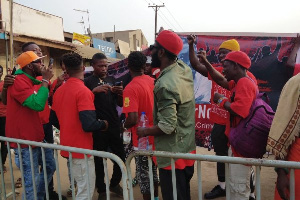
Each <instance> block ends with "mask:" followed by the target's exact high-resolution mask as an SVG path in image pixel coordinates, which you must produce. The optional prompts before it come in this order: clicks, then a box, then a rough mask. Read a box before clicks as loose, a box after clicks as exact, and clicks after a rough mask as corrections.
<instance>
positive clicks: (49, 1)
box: [14, 0, 300, 44]
mask: <svg viewBox="0 0 300 200" xmlns="http://www.w3.org/2000/svg"><path fill="white" fill-rule="evenodd" d="M14 1H15V2H16V3H19V4H22V5H25V6H28V7H31V8H34V9H37V10H40V11H43V12H47V13H50V14H53V15H56V16H60V17H62V18H63V24H64V30H65V31H67V32H77V33H81V34H82V33H84V28H83V25H82V23H78V22H80V21H82V18H83V20H84V24H85V27H86V28H87V27H88V26H89V23H88V18H87V16H88V15H87V13H84V12H78V11H74V10H73V9H80V10H88V11H89V19H90V20H89V21H90V27H91V32H92V33H100V32H112V31H113V30H114V25H115V27H116V31H123V30H134V29H141V30H142V31H143V33H144V35H145V37H146V39H147V40H148V43H149V44H152V43H153V42H154V19H155V12H154V10H153V8H148V5H149V4H150V5H162V4H163V3H164V5H165V7H162V8H160V9H159V11H158V26H157V29H158V30H159V28H160V27H161V26H162V27H164V28H165V29H172V30H174V31H175V32H267V33H300V1H299V0H285V1H283V0H251V1H250V0H185V1H179V0H106V1H104V0H14Z"/></svg>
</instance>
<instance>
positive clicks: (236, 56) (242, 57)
mask: <svg viewBox="0 0 300 200" xmlns="http://www.w3.org/2000/svg"><path fill="white" fill-rule="evenodd" d="M225 60H230V61H232V62H236V63H238V64H239V65H241V66H242V67H244V68H246V69H249V68H250V66H251V60H250V58H249V56H248V55H247V54H246V53H244V52H242V51H232V52H229V53H228V54H227V55H226V57H225Z"/></svg>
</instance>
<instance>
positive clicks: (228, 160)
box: [126, 151, 300, 200]
mask: <svg viewBox="0 0 300 200" xmlns="http://www.w3.org/2000/svg"><path fill="white" fill-rule="evenodd" d="M135 156H148V166H149V175H150V190H151V199H152V200H154V187H153V173H152V160H151V158H152V157H153V156H156V157H164V158H170V159H171V170H172V187H173V197H174V200H177V190H176V176H175V159H179V158H181V159H189V160H195V161H196V162H197V166H196V167H197V178H198V199H199V200H201V199H202V181H201V180H202V174H201V162H202V161H208V162H221V163H225V180H226V200H230V191H229V164H243V165H252V166H255V168H256V176H255V178H256V181H255V191H256V199H257V200H260V199H261V188H260V167H261V166H264V167H279V168H280V167H281V168H289V169H290V199H291V200H295V171H294V169H300V163H299V162H291V161H279V160H264V159H252V158H237V157H228V156H211V155H198V154H184V153H170V152H162V151H134V152H132V153H131V154H130V155H129V156H128V157H127V160H126V168H127V174H128V179H129V180H128V181H129V183H131V182H132V176H131V168H130V163H131V161H132V159H133V158H134V157H135ZM129 199H130V200H133V199H134V196H133V188H132V184H129Z"/></svg>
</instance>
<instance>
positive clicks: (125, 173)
mask: <svg viewBox="0 0 300 200" xmlns="http://www.w3.org/2000/svg"><path fill="white" fill-rule="evenodd" d="M0 141H5V142H7V148H8V161H9V172H10V179H11V184H12V186H11V187H12V192H11V193H9V194H6V189H5V180H4V173H3V165H2V164H3V163H2V159H1V154H0V172H1V183H2V187H1V195H0V199H7V198H8V196H12V197H13V199H16V192H15V181H14V172H13V162H12V155H11V151H10V150H11V147H10V143H17V146H18V148H17V149H16V150H17V151H18V155H21V153H22V152H21V145H28V146H29V147H28V148H29V153H30V156H29V158H27V159H29V160H30V162H31V172H33V171H34V169H33V167H32V166H33V165H32V162H33V155H32V149H33V147H40V148H41V152H42V166H43V172H44V177H45V178H44V180H45V191H46V199H47V200H49V192H48V184H47V181H46V180H47V173H46V167H44V166H46V158H45V149H53V150H54V159H55V163H56V175H57V177H56V179H57V189H58V190H57V191H58V194H59V199H60V200H61V199H62V197H61V183H60V168H59V162H58V151H59V150H62V151H67V152H69V161H70V165H71V166H70V167H71V168H72V159H73V158H72V153H81V154H84V160H85V163H86V166H87V167H88V156H87V155H92V156H97V157H102V158H103V164H104V172H105V183H106V194H107V199H108V200H109V199H110V195H109V194H110V190H109V175H108V168H107V159H111V160H112V161H115V163H116V164H118V166H119V167H120V169H121V172H122V186H123V199H125V200H127V199H130V200H133V199H134V196H133V187H132V184H131V183H132V175H131V167H130V164H131V161H132V159H133V158H134V156H148V166H149V175H150V190H151V199H152V200H153V199H154V183H153V172H152V157H153V156H156V157H164V158H170V159H171V170H172V188H173V197H174V199H175V200H177V190H176V176H175V160H176V159H179V158H181V159H189V160H195V161H196V163H197V164H196V168H197V179H198V199H200V200H201V199H202V174H201V162H203V161H208V162H222V163H225V176H226V177H225V179H226V199H227V200H229V199H230V192H229V164H243V165H252V166H255V168H256V181H255V188H256V199H257V200H260V199H261V187H260V185H261V183H260V167H261V166H264V167H279V168H280V167H281V168H289V169H290V199H291V200H295V171H294V169H300V163H299V162H291V161H279V160H264V159H250V158H237V157H227V156H211V155H198V154H184V153H170V152H160V151H135V152H133V153H131V154H130V155H129V156H128V158H127V160H126V166H125V165H124V163H123V161H122V160H121V159H120V158H119V157H118V156H116V155H114V154H111V153H107V152H100V151H94V150H87V149H80V148H73V147H67V146H61V145H55V144H47V143H40V142H33V141H26V140H19V139H13V138H7V137H0ZM19 162H20V163H23V160H22V156H19ZM20 170H21V179H22V187H23V188H22V190H23V193H24V191H25V183H24V169H23V165H22V164H20ZM32 174H33V173H32ZM86 179H87V180H89V179H90V177H89V173H87V175H86ZM32 181H33V186H34V187H33V189H34V194H35V195H34V199H37V188H36V185H35V180H34V178H33V176H32ZM88 183H89V182H88ZM71 185H72V198H73V199H75V187H74V176H73V174H72V171H71ZM128 190H129V196H128ZM24 197H25V198H24V199H26V196H24ZM91 198H92V197H91V196H88V199H91Z"/></svg>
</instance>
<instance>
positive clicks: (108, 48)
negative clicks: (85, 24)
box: [93, 38, 117, 58]
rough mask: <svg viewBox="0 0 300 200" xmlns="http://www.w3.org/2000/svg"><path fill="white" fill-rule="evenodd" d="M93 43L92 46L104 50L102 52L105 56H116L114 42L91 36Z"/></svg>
mask: <svg viewBox="0 0 300 200" xmlns="http://www.w3.org/2000/svg"><path fill="white" fill-rule="evenodd" d="M93 45H94V48H96V49H99V50H100V51H102V52H104V54H105V55H106V56H107V57H110V58H117V52H116V49H115V44H114V43H112V42H107V41H104V40H100V39H97V38H93Z"/></svg>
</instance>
